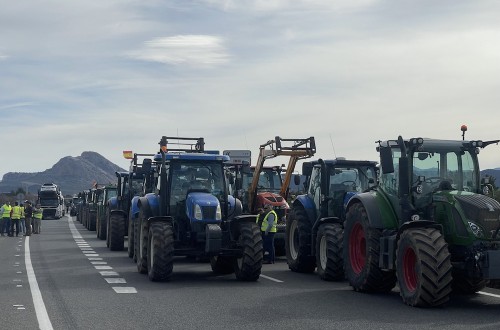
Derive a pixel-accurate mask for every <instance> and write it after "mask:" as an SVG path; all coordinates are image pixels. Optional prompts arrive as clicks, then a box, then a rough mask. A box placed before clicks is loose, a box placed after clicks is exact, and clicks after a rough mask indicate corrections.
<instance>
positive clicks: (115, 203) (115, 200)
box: [108, 197, 118, 210]
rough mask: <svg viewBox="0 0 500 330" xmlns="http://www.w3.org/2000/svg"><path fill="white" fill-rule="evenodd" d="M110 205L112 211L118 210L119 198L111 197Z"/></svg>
mask: <svg viewBox="0 0 500 330" xmlns="http://www.w3.org/2000/svg"><path fill="white" fill-rule="evenodd" d="M108 205H109V209H110V210H116V209H117V208H118V198H117V197H111V198H110V199H109V200H108Z"/></svg>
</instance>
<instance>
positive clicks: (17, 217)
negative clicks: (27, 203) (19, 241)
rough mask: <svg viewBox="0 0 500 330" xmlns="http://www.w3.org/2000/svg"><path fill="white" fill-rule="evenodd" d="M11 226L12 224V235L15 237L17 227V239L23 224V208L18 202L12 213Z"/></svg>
mask: <svg viewBox="0 0 500 330" xmlns="http://www.w3.org/2000/svg"><path fill="white" fill-rule="evenodd" d="M10 218H11V224H10V235H11V236H14V226H15V227H16V237H17V236H19V224H20V222H21V207H20V206H19V203H18V202H15V203H14V206H13V207H12V211H11V213H10Z"/></svg>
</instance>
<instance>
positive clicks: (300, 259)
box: [285, 206, 316, 273]
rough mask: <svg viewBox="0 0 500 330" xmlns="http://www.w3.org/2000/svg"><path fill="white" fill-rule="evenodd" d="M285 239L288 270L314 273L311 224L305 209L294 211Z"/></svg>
mask: <svg viewBox="0 0 500 330" xmlns="http://www.w3.org/2000/svg"><path fill="white" fill-rule="evenodd" d="M285 237H286V238H285V244H286V245H285V247H286V260H287V263H288V268H290V270H292V271H294V272H298V273H312V272H314V269H315V268H316V260H315V258H314V256H312V255H311V224H310V222H309V220H308V219H307V214H306V211H305V210H304V208H303V207H301V206H297V207H294V208H293V209H292V213H291V214H290V217H289V219H287V222H286V235H285Z"/></svg>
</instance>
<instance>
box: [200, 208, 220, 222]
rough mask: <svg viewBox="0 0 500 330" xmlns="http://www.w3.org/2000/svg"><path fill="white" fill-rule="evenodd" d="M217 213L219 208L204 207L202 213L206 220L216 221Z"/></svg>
mask: <svg viewBox="0 0 500 330" xmlns="http://www.w3.org/2000/svg"><path fill="white" fill-rule="evenodd" d="M216 212H217V206H203V207H202V208H201V213H202V215H203V219H204V220H211V219H215V214H216Z"/></svg>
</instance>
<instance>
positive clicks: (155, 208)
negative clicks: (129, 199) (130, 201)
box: [139, 193, 160, 216]
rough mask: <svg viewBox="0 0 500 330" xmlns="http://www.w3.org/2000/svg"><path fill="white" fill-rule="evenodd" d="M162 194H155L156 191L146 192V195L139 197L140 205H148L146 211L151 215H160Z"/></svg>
mask: <svg viewBox="0 0 500 330" xmlns="http://www.w3.org/2000/svg"><path fill="white" fill-rule="evenodd" d="M159 198H160V196H158V195H156V194H154V193H149V194H146V195H145V196H144V197H141V198H140V199H139V207H142V206H143V205H146V207H147V208H148V209H147V210H146V211H147V212H148V213H146V214H149V215H150V216H159V215H160V200H159Z"/></svg>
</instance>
